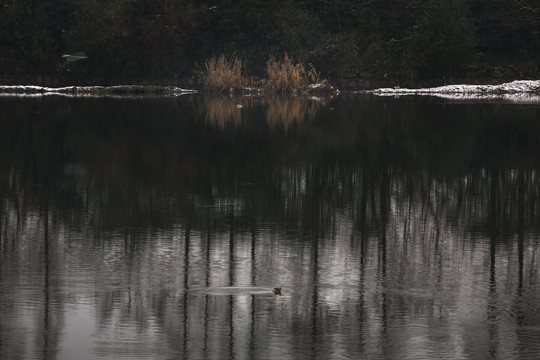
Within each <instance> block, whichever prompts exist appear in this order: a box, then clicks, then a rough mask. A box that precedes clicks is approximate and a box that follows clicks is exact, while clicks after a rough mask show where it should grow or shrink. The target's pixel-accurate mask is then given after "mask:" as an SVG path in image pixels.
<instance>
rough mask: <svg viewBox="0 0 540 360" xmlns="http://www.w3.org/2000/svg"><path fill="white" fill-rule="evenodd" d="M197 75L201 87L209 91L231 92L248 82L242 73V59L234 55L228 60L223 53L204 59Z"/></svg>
mask: <svg viewBox="0 0 540 360" xmlns="http://www.w3.org/2000/svg"><path fill="white" fill-rule="evenodd" d="M197 75H198V78H199V81H200V82H201V85H202V86H203V88H204V89H205V90H206V91H211V92H227V91H229V92H232V91H235V90H238V89H241V88H243V87H245V86H246V85H247V84H248V79H247V78H246V77H245V76H244V75H243V74H242V61H241V60H240V59H238V58H236V57H235V58H234V59H232V61H228V60H227V59H226V58H225V55H223V54H222V55H220V56H219V57H218V58H215V57H213V58H211V59H210V60H206V62H205V63H204V69H200V70H198V71H197Z"/></svg>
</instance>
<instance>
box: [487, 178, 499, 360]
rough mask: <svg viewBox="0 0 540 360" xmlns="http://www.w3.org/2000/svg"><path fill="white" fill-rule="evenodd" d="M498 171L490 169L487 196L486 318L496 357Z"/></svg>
mask: <svg viewBox="0 0 540 360" xmlns="http://www.w3.org/2000/svg"><path fill="white" fill-rule="evenodd" d="M499 180H500V172H499V170H498V169H492V170H491V187H490V196H489V201H490V205H489V212H490V214H489V221H490V223H491V237H490V242H489V297H488V301H487V318H488V352H489V355H490V357H491V358H493V359H496V358H497V347H498V341H497V317H498V314H497V279H496V252H497V239H498V235H499V230H498V229H499V226H500V224H499V217H498V211H499V210H500V209H499V201H500V197H499V196H500V194H501V191H500V188H499V187H500V183H499Z"/></svg>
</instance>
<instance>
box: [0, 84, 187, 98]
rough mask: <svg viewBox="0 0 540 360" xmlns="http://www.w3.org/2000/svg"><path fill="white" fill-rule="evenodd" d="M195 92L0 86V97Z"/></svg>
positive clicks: (184, 91) (164, 88) (160, 88)
mask: <svg viewBox="0 0 540 360" xmlns="http://www.w3.org/2000/svg"><path fill="white" fill-rule="evenodd" d="M196 92H197V91H196V90H190V89H182V88H179V87H176V86H144V85H117V86H66V87H58V88H52V87H44V86H35V85H0V96H45V95H61V96H91V97H100V96H111V97H123V96H137V95H141V96H142V95H145V96H148V95H167V96H179V95H185V94H193V93H196Z"/></svg>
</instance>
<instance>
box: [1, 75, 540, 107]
mask: <svg viewBox="0 0 540 360" xmlns="http://www.w3.org/2000/svg"><path fill="white" fill-rule="evenodd" d="M311 88H313V89H312V90H317V89H318V88H317V86H316V85H312V86H311ZM251 90H253V89H251ZM197 92H198V91H197V90H191V89H183V88H179V87H175V86H145V85H117V86H66V87H58V88H53V87H44V86H35V85H0V96H46V95H60V96H69V97H82V96H84V97H134V96H180V95H186V94H194V93H197ZM252 92H253V91H250V94H251V93H252ZM337 93H339V91H337ZM361 93H364V94H366V93H367V94H372V95H376V96H407V95H419V96H437V97H442V98H446V99H455V100H475V99H501V100H508V101H512V102H523V103H531V102H540V80H516V81H512V82H508V83H504V84H499V85H445V86H439V87H432V88H418V89H408V88H400V87H395V88H379V89H373V90H364V91H361Z"/></svg>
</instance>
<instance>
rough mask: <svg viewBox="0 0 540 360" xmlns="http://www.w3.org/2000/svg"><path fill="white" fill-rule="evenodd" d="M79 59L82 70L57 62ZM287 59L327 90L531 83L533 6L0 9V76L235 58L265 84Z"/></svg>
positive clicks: (81, 5) (333, 3)
mask: <svg viewBox="0 0 540 360" xmlns="http://www.w3.org/2000/svg"><path fill="white" fill-rule="evenodd" d="M79 51H82V52H84V53H85V54H86V55H87V56H88V58H87V59H85V60H84V61H78V62H74V63H72V64H66V63H65V61H62V55H63V54H73V53H75V52H79ZM285 52H286V53H288V54H289V55H290V56H291V57H292V58H294V59H298V60H302V61H304V62H305V63H312V64H314V65H315V67H316V68H317V69H319V70H320V71H321V72H322V74H323V76H324V77H327V78H339V77H341V76H344V75H346V74H350V73H358V72H360V71H369V72H371V73H373V74H375V75H376V76H388V77H394V78H406V79H423V78H439V77H452V76H463V75H464V74H466V71H467V69H468V68H470V67H471V66H475V67H482V66H505V67H513V68H516V69H517V70H519V71H521V72H523V73H525V74H527V75H528V76H537V75H538V72H539V64H540V0H511V1H505V0H372V1H363V0H362V1H360V0H311V1H307V0H297V1H291V0H239V1H231V0H200V1H195V0H40V1H37V0H0V74H11V75H13V74H58V73H63V74H68V75H70V76H72V77H73V78H74V79H81V81H86V82H93V83H107V82H119V81H126V80H137V79H153V78H157V79H159V78H169V79H179V78H181V77H185V76H191V75H192V74H193V69H194V67H195V64H196V63H199V64H203V63H204V62H205V61H206V59H210V58H212V57H217V56H219V55H220V54H228V55H232V54H238V55H239V56H240V57H241V58H242V59H243V60H244V65H245V67H246V69H247V70H248V71H249V74H250V75H254V76H264V75H265V71H266V65H267V60H268V59H269V58H270V57H275V58H279V57H280V56H282V54H284V53H285Z"/></svg>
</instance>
